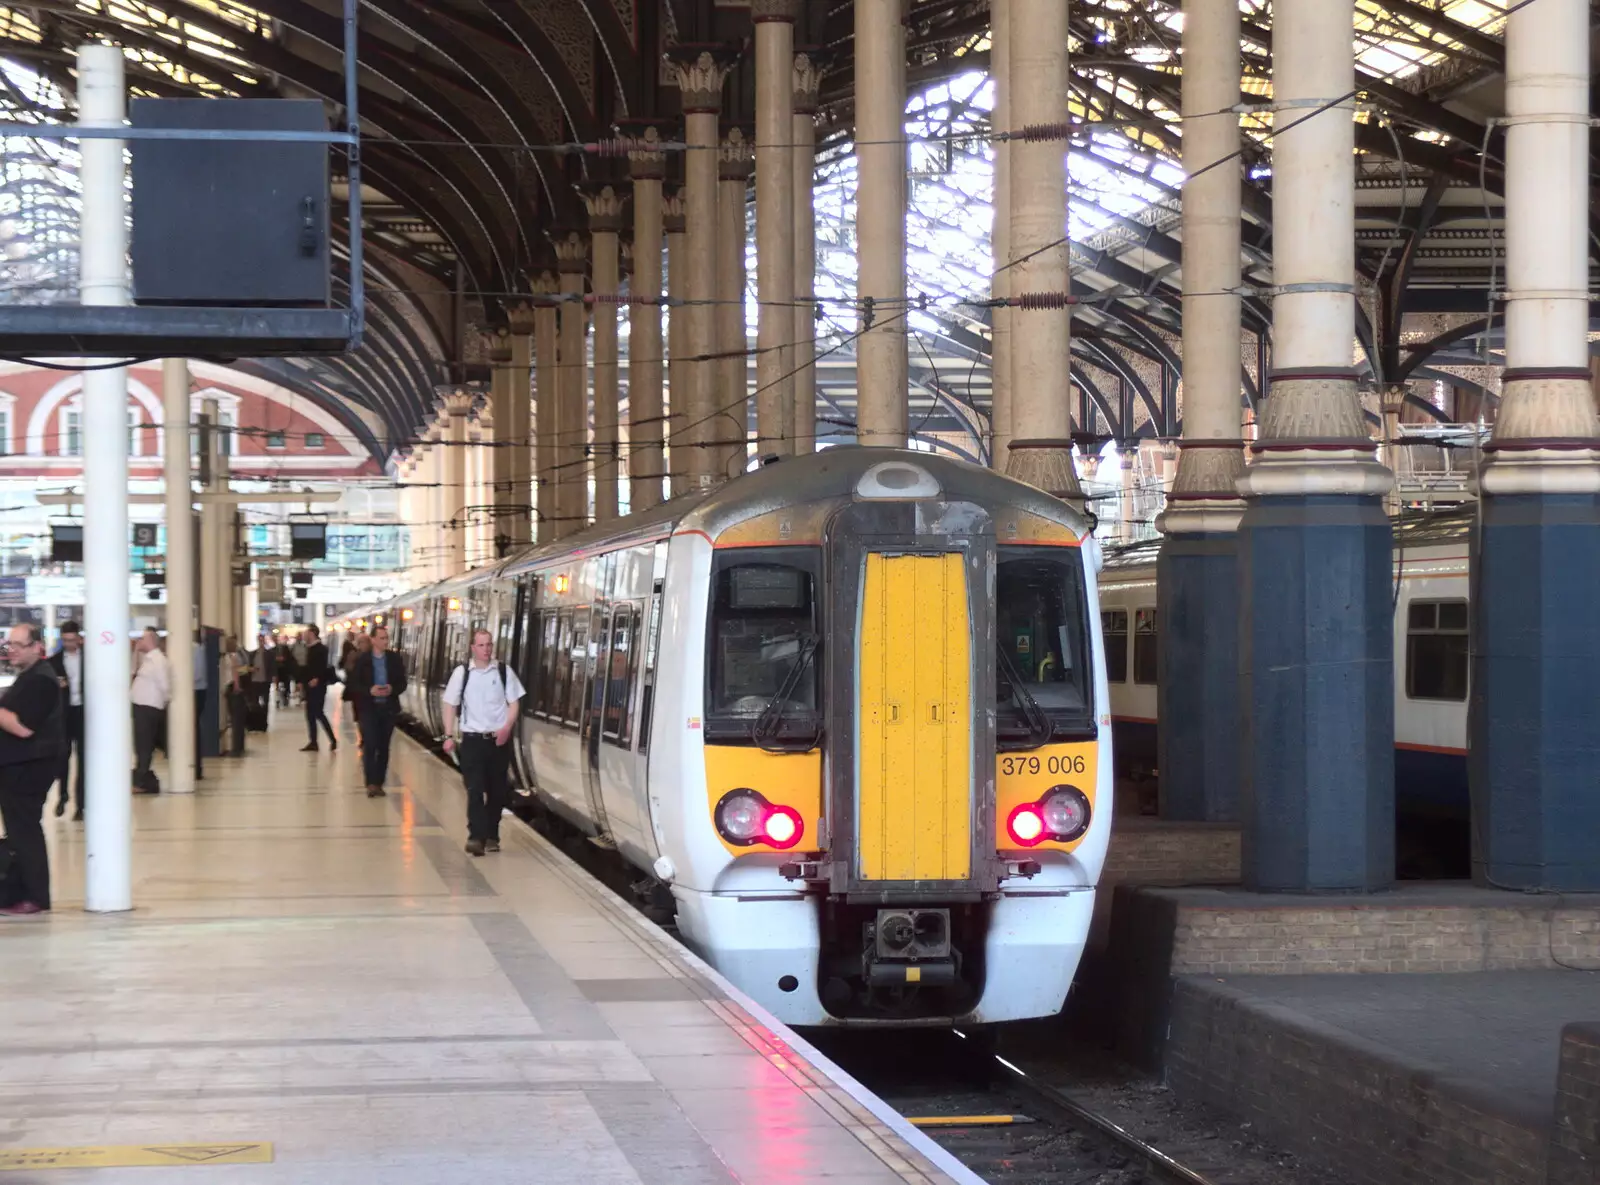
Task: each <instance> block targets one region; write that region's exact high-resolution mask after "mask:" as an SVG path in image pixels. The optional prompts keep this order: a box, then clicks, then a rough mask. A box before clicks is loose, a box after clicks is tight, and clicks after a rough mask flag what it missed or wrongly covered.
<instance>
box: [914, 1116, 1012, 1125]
mask: <svg viewBox="0 0 1600 1185" xmlns="http://www.w3.org/2000/svg"><path fill="white" fill-rule="evenodd" d="M906 1122H907V1123H909V1124H910V1125H911V1126H912V1127H1002V1126H1004V1125H1006V1124H1008V1123H1032V1122H1033V1120H1031V1119H1029V1118H1028V1117H1027V1116H1026V1115H915V1116H912V1115H908V1116H906Z"/></svg>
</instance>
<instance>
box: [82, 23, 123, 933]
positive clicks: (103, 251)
mask: <svg viewBox="0 0 1600 1185" xmlns="http://www.w3.org/2000/svg"><path fill="white" fill-rule="evenodd" d="M126 108H127V102H126V96H125V94H124V88H123V66H122V51H121V50H120V49H118V48H117V47H116V46H114V45H82V46H79V47H78V120H79V123H80V124H81V125H82V126H84V127H121V126H122V125H123V117H124V115H125V112H126ZM123 144H124V142H123V141H122V140H84V141H83V146H82V150H81V151H82V154H83V157H82V159H83V164H82V168H81V171H80V180H81V183H82V188H83V223H82V226H81V228H80V230H79V238H80V241H81V252H82V255H81V265H80V268H81V290H82V297H81V299H82V301H83V303H84V304H86V305H125V304H127V303H128V300H129V293H128V262H127V261H128V230H127V223H126V218H127V207H126V202H125V199H124V196H123V191H124V183H125V180H126V177H127V168H126V166H125V165H124V163H123V157H122V150H123ZM127 407H128V372H127V370H126V369H124V368H122V367H114V368H112V369H109V370H91V371H87V372H86V373H85V374H84V379H83V470H84V482H83V485H84V492H83V503H84V504H83V527H84V529H83V572H84V585H85V590H84V605H83V610H84V612H83V618H84V633H85V636H86V638H87V639H88V642H89V649H90V650H91V652H92V653H91V654H90V656H89V658H88V659H87V661H85V663H84V687H83V702H84V746H83V751H84V756H85V767H84V768H85V783H86V791H87V798H88V801H87V803H86V804H85V807H84V846H85V850H86V859H85V862H84V907H85V908H86V909H88V910H89V911H90V912H92V913H112V912H116V911H118V910H125V909H132V908H133V868H132V848H133V843H132V836H133V800H132V799H131V798H130V797H129V794H128V770H129V769H131V768H132V766H133V719H132V713H131V712H130V710H129V703H128V684H129V683H130V682H131V680H132V671H131V657H132V656H131V653H130V650H129V643H128V625H129V621H128V567H129V565H128V500H127V499H128V411H127Z"/></svg>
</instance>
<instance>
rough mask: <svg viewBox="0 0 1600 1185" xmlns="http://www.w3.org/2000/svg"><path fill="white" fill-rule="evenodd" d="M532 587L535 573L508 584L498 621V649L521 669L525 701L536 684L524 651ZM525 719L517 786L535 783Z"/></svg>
mask: <svg viewBox="0 0 1600 1185" xmlns="http://www.w3.org/2000/svg"><path fill="white" fill-rule="evenodd" d="M531 591H532V577H527V576H524V577H523V578H521V579H520V580H517V581H516V582H515V583H513V584H507V585H506V586H505V587H504V588H503V589H502V591H501V596H500V616H499V620H498V621H497V622H496V625H497V627H498V629H499V636H498V637H497V638H496V640H495V649H496V650H497V651H498V652H499V654H500V657H501V659H502V660H503V661H504V662H505V664H506V666H507V667H509V668H510V669H511V670H513V671H516V672H517V677H518V678H519V679H520V680H521V681H522V686H523V699H524V701H527V700H529V699H531V698H532V697H531V695H530V694H529V693H528V690H527V689H528V688H530V687H532V686H533V683H532V682H531V681H530V679H529V672H528V671H527V669H526V664H525V662H524V659H523V653H522V651H523V646H524V638H525V637H526V634H527V631H526V629H525V628H524V625H523V623H524V621H525V620H526V618H527V613H528V601H529V600H530V596H531ZM521 723H522V722H521V721H520V720H519V721H518V722H517V724H518V727H517V729H516V731H515V732H513V733H512V734H511V776H512V779H513V780H514V783H515V784H516V785H517V786H519V787H521V788H522V789H524V790H527V789H530V788H531V787H532V786H533V778H532V776H531V770H530V768H529V765H528V754H527V751H526V749H525V747H524V745H523V734H522V727H521Z"/></svg>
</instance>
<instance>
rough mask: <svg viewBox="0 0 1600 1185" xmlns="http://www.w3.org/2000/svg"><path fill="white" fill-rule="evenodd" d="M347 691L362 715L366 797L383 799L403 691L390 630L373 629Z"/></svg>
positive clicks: (402, 670) (400, 658)
mask: <svg viewBox="0 0 1600 1185" xmlns="http://www.w3.org/2000/svg"><path fill="white" fill-rule="evenodd" d="M349 688H350V690H351V691H352V692H353V693H354V696H353V698H354V701H355V703H356V704H357V705H359V707H358V711H360V713H361V735H362V737H363V740H362V745H361V764H362V766H363V767H364V768H365V772H366V775H367V797H368V798H382V797H383V795H384V793H385V791H384V789H383V782H384V779H385V778H387V777H388V776H389V741H390V739H391V738H392V737H393V736H394V725H395V721H396V720H397V719H398V718H399V716H400V696H401V693H402V692H404V691H405V689H406V660H405V656H404V655H401V654H396V653H395V652H394V651H392V650H390V649H389V627H388V626H386V625H379V626H374V627H373V630H372V649H371V650H368V651H366V652H365V653H363V654H361V655H359V656H358V657H357V658H356V661H355V665H354V666H352V667H351V668H350V683H349Z"/></svg>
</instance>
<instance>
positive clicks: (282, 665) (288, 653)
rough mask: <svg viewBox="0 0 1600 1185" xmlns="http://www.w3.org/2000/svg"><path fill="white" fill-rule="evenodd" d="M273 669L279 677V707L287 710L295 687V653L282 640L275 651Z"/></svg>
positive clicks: (279, 640)
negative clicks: (290, 694) (291, 692)
mask: <svg viewBox="0 0 1600 1185" xmlns="http://www.w3.org/2000/svg"><path fill="white" fill-rule="evenodd" d="M273 667H274V669H275V670H276V672H277V676H278V707H280V708H287V707H288V706H289V698H290V696H289V693H290V691H291V689H292V688H293V687H294V681H295V672H296V667H295V664H294V651H293V650H292V649H290V647H289V643H287V642H285V641H284V640H283V639H282V638H279V639H278V645H277V646H276V647H275V648H274V650H273Z"/></svg>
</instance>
